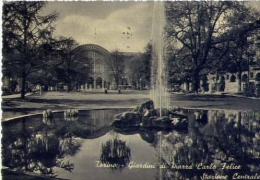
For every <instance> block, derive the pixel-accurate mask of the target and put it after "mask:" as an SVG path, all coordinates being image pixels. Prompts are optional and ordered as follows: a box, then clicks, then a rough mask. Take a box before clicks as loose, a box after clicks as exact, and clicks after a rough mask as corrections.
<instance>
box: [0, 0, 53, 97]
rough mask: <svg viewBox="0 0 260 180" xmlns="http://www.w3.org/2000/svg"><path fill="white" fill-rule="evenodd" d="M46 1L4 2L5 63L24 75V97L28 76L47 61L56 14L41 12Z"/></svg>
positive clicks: (7, 67)
mask: <svg viewBox="0 0 260 180" xmlns="http://www.w3.org/2000/svg"><path fill="white" fill-rule="evenodd" d="M45 5H46V2H43V1H31V2H27V1H17V2H5V3H4V4H3V67H4V68H5V69H9V70H10V69H12V72H13V73H15V75H16V76H18V77H19V78H21V79H22V84H21V85H22V87H21V98H25V93H26V79H27V77H28V75H29V74H31V73H33V72H36V71H38V70H39V69H41V67H42V66H43V64H44V56H43V53H42V52H43V51H46V50H47V49H46V48H48V46H46V45H48V43H49V42H50V41H51V40H52V38H51V37H52V34H53V31H54V28H53V22H54V21H55V20H56V19H57V14H56V13H55V12H54V13H51V14H49V15H46V16H42V15H40V13H41V11H42V10H43V8H44V7H45Z"/></svg>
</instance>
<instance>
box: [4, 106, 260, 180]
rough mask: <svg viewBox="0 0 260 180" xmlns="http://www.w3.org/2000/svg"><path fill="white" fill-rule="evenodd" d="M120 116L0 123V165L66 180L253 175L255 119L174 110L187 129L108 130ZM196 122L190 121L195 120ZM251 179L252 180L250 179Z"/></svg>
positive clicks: (259, 117)
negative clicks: (199, 115) (198, 115)
mask: <svg viewBox="0 0 260 180" xmlns="http://www.w3.org/2000/svg"><path fill="white" fill-rule="evenodd" d="M124 111H126V109H107V110H86V111H79V113H78V116H77V117H74V118H64V114H63V113H62V112H60V113H54V114H53V117H52V118H51V119H48V120H46V119H43V117H42V115H34V116H31V117H26V118H20V119H17V120H15V121H9V122H4V123H2V152H3V157H2V164H3V165H4V166H7V167H10V168H11V169H13V170H17V171H28V172H34V173H39V174H42V175H43V176H47V177H58V178H65V179H73V180H77V179H79V180H80V179H89V180H92V179H93V180H94V179H126V180H128V179H129V180H133V179H136V180H139V179H147V180H152V179H154V180H156V179H232V178H234V179H235V178H236V179H248V178H247V177H253V176H254V177H256V178H260V177H259V172H260V166H259V164H260V112H255V111H250V112H249V111H248V112H245V111H233V110H203V111H199V112H203V114H204V115H205V116H207V119H206V120H205V121H197V120H195V119H196V116H195V115H196V113H197V112H198V110H188V109H181V110H180V112H179V113H182V114H185V115H187V116H188V117H189V125H188V128H187V129H180V130H178V129H175V130H164V129H153V128H142V127H136V128H124V129H118V128H113V127H111V126H110V124H111V122H112V121H113V116H114V115H115V114H117V113H121V112H124ZM194 114H195V115H194ZM257 173H258V174H257Z"/></svg>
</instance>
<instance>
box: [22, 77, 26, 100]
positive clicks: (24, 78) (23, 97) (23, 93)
mask: <svg viewBox="0 0 260 180" xmlns="http://www.w3.org/2000/svg"><path fill="white" fill-rule="evenodd" d="M25 86H26V75H25V74H23V76H22V90H21V99H25Z"/></svg>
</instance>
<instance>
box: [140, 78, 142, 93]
mask: <svg viewBox="0 0 260 180" xmlns="http://www.w3.org/2000/svg"><path fill="white" fill-rule="evenodd" d="M141 90H142V78H140V91H141Z"/></svg>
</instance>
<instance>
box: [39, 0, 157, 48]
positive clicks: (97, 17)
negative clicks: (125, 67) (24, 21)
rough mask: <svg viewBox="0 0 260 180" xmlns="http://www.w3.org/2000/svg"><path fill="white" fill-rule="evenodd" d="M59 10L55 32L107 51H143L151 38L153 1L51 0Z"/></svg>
mask: <svg viewBox="0 0 260 180" xmlns="http://www.w3.org/2000/svg"><path fill="white" fill-rule="evenodd" d="M53 11H56V12H58V13H59V18H58V20H57V22H56V35H61V36H65V37H72V38H74V39H75V40H76V41H77V42H78V43H79V44H92V43H93V44H98V45H100V46H102V47H104V48H105V49H107V50H108V51H113V50H115V49H118V50H120V51H126V52H141V51H143V50H144V47H145V46H146V45H147V44H148V42H149V40H150V39H151V33H152V14H153V2H111V1H110V2H88V1H85V2H48V4H47V6H46V9H45V11H44V13H50V12H53Z"/></svg>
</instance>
